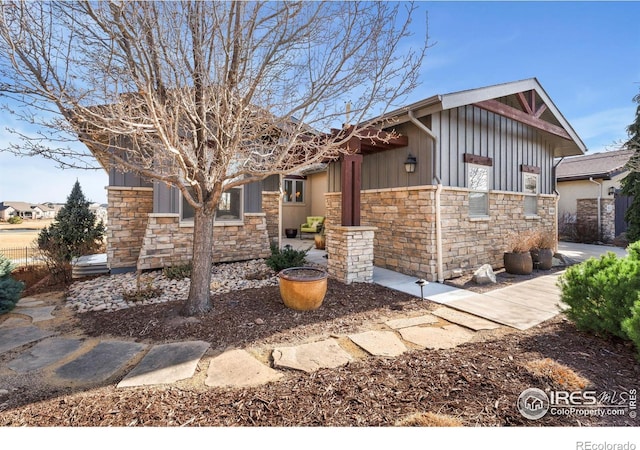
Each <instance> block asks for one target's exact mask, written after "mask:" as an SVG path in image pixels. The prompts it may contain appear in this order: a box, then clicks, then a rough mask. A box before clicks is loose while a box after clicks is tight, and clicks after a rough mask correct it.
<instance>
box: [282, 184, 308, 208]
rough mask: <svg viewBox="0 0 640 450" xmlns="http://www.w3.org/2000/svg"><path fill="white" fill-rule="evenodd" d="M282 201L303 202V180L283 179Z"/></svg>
mask: <svg viewBox="0 0 640 450" xmlns="http://www.w3.org/2000/svg"><path fill="white" fill-rule="evenodd" d="M284 202H285V203H304V180H297V179H285V180H284Z"/></svg>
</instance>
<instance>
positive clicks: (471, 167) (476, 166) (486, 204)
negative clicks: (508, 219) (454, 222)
mask: <svg viewBox="0 0 640 450" xmlns="http://www.w3.org/2000/svg"><path fill="white" fill-rule="evenodd" d="M491 167H492V166H489V165H484V164H475V163H471V162H468V163H466V171H465V173H466V177H467V180H466V181H467V189H469V217H488V216H489V191H490V190H491V182H492V176H491V172H492V171H491ZM474 169H476V170H484V171H486V173H487V188H486V190H482V189H473V188H472V186H471V171H472V170H474ZM472 194H483V196H484V199H485V201H484V210H483V212H482V213H478V212H474V211H472V209H471V196H472Z"/></svg>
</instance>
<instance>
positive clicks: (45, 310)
mask: <svg viewBox="0 0 640 450" xmlns="http://www.w3.org/2000/svg"><path fill="white" fill-rule="evenodd" d="M54 309H56V307H55V306H39V307H35V308H15V309H14V310H13V311H11V312H14V313H16V314H24V315H25V316H29V317H31V320H32V321H33V322H42V321H44V320H51V319H55V317H53V316H52V315H51V313H52V312H53V310H54Z"/></svg>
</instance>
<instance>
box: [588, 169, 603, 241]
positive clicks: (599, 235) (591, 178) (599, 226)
mask: <svg viewBox="0 0 640 450" xmlns="http://www.w3.org/2000/svg"><path fill="white" fill-rule="evenodd" d="M589 181H591V182H592V183H594V184H597V185H598V186H600V190H599V192H598V240H599V241H601V240H602V231H601V224H600V222H601V218H600V214H601V212H600V203H601V202H602V183H600V182H598V181H595V180H594V179H593V177H589Z"/></svg>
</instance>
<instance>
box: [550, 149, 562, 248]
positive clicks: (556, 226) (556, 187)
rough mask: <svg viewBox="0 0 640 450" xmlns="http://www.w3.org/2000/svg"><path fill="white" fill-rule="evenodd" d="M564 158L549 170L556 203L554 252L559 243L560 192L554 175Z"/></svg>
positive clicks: (556, 177)
mask: <svg viewBox="0 0 640 450" xmlns="http://www.w3.org/2000/svg"><path fill="white" fill-rule="evenodd" d="M564 158H565V157H564V156H563V157H562V158H560V161H558V162H557V163H556V164H554V165H553V168H552V169H551V176H553V193H554V194H556V202H555V208H556V209H555V211H556V220H555V227H554V228H555V230H554V231H555V236H556V239H555V242H556V245H555V248H554V249H553V251H554V252H557V251H558V243H559V242H560V228H559V226H558V205H559V204H560V192H559V191H558V176H557V175H556V171H557V168H558V166H559V165H560V163H561V162H562V161H564Z"/></svg>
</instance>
